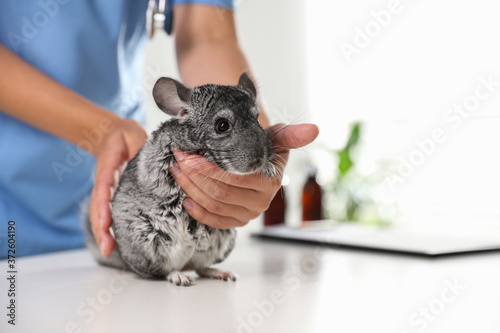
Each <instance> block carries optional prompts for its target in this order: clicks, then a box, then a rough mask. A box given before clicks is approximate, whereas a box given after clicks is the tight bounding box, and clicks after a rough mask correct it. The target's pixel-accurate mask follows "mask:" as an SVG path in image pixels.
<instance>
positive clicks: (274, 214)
mask: <svg viewBox="0 0 500 333" xmlns="http://www.w3.org/2000/svg"><path fill="white" fill-rule="evenodd" d="M285 193H286V192H285V187H284V186H281V188H280V189H279V191H278V192H277V193H276V195H275V196H274V199H273V201H271V204H270V205H269V208H268V209H267V210H266V211H265V212H264V225H265V226H270V225H276V224H283V223H285V211H286V194H285Z"/></svg>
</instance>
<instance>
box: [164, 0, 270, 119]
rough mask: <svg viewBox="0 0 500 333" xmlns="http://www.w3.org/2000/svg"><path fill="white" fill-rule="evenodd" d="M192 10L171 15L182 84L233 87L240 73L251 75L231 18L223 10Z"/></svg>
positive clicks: (178, 9)
mask: <svg viewBox="0 0 500 333" xmlns="http://www.w3.org/2000/svg"><path fill="white" fill-rule="evenodd" d="M195 7H196V6H177V7H176V9H175V13H174V18H175V22H174V31H175V34H176V51H177V64H178V68H179V73H180V75H181V78H182V80H183V81H184V82H185V83H186V84H187V85H189V86H191V87H195V86H199V85H202V84H206V83H214V84H225V85H234V84H235V83H236V82H237V80H238V78H239V77H240V75H241V74H242V73H243V72H247V73H249V74H250V75H251V70H250V66H249V65H248V62H247V60H246V57H245V55H244V54H243V52H242V51H241V49H240V47H239V44H238V40H237V36H236V32H235V29H234V17H233V14H232V13H231V12H230V11H228V10H223V9H216V10H214V9H209V10H208V11H206V12H202V11H201V10H200V11H198V10H196V8H195ZM201 9H202V10H203V8H201ZM204 20H205V21H204ZM203 22H205V23H203ZM260 109H261V111H262V112H261V114H260V116H259V120H260V122H261V124H262V126H263V127H264V128H265V127H268V126H269V125H270V122H269V119H268V117H267V116H266V114H265V112H264V110H263V108H262V105H260Z"/></svg>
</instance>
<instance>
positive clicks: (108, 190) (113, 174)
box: [90, 119, 147, 256]
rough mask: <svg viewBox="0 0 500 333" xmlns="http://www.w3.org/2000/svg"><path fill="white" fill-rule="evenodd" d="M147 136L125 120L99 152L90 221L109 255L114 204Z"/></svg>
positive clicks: (102, 250)
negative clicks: (119, 184) (118, 190)
mask: <svg viewBox="0 0 500 333" xmlns="http://www.w3.org/2000/svg"><path fill="white" fill-rule="evenodd" d="M146 139H147V134H146V132H145V131H144V129H143V128H142V126H141V125H139V124H138V123H137V122H135V121H133V120H128V119H124V120H122V121H120V123H119V124H115V126H114V127H113V130H112V131H111V132H110V133H109V134H107V135H106V136H105V137H104V138H103V141H102V143H101V144H100V145H99V147H98V148H97V150H96V153H95V157H96V169H95V179H94V189H93V190H92V195H91V197H90V222H91V225H92V232H93V234H94V238H95V240H96V242H97V245H98V246H99V248H100V249H101V253H102V254H103V255H104V256H109V255H110V254H111V252H113V249H114V247H115V240H114V238H113V236H111V233H110V231H109V228H110V227H111V223H112V219H111V210H110V206H109V205H110V202H111V199H112V198H113V194H114V192H115V191H116V188H117V187H118V181H119V179H120V176H121V174H122V173H123V171H124V170H125V167H126V164H127V162H128V161H129V160H131V159H132V158H133V157H134V156H135V154H136V153H137V152H138V151H139V149H140V148H141V147H142V146H143V145H144V144H145V143H146Z"/></svg>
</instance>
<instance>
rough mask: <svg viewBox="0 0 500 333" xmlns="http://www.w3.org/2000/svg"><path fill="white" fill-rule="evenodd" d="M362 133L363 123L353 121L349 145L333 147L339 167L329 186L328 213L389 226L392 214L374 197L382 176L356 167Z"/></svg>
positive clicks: (352, 220) (361, 221)
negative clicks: (387, 213) (363, 173)
mask: <svg viewBox="0 0 500 333" xmlns="http://www.w3.org/2000/svg"><path fill="white" fill-rule="evenodd" d="M362 134H363V126H362V124H361V123H360V122H356V123H354V124H352V126H351V130H350V133H349V138H348V140H347V142H346V144H345V146H344V147H343V148H342V149H340V150H334V151H332V152H333V155H334V157H335V158H336V159H337V170H335V173H336V174H335V177H334V179H333V182H332V184H331V186H330V187H329V190H330V191H329V195H330V200H328V207H327V209H326V213H327V214H328V215H329V216H328V217H329V218H332V219H334V220H337V221H349V222H360V223H364V224H370V225H376V226H386V225H388V224H390V222H391V221H390V218H387V216H384V214H381V208H383V207H381V206H380V203H377V202H375V200H373V191H374V188H375V186H377V184H379V183H380V178H379V177H378V176H377V175H376V174H371V175H362V174H360V172H359V170H358V169H357V168H356V166H357V165H356V164H357V162H358V160H359V153H360V149H359V146H360V142H361V137H362Z"/></svg>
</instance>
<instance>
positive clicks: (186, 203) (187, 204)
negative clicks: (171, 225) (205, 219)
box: [182, 199, 193, 210]
mask: <svg viewBox="0 0 500 333" xmlns="http://www.w3.org/2000/svg"><path fill="white" fill-rule="evenodd" d="M182 205H183V206H184V208H186V210H191V209H193V203H192V202H191V201H190V200H185V199H184V201H183V202H182Z"/></svg>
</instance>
